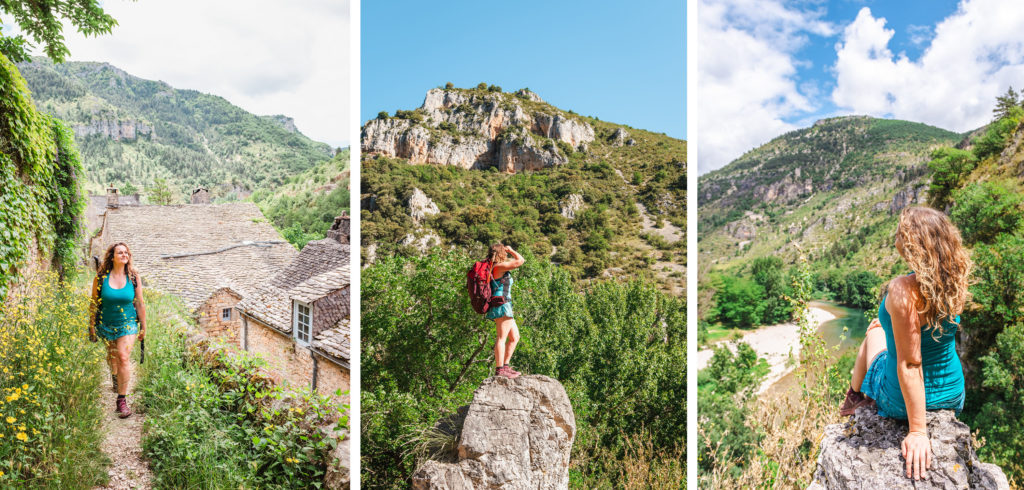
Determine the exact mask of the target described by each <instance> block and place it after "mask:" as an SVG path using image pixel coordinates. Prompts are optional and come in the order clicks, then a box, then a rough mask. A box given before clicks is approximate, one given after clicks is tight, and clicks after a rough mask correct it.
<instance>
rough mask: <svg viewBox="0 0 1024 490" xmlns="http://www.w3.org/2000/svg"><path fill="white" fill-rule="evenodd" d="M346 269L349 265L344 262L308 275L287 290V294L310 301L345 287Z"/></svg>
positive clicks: (347, 280)
mask: <svg viewBox="0 0 1024 490" xmlns="http://www.w3.org/2000/svg"><path fill="white" fill-rule="evenodd" d="M348 269H349V265H348V264H345V265H343V266H341V267H338V268H337V269H334V270H331V271H327V272H324V273H323V274H320V275H316V276H313V277H310V278H309V279H306V280H305V281H303V282H301V283H299V284H297V285H296V286H295V287H294V288H292V289H291V290H290V291H288V295H289V296H291V297H292V298H293V299H297V300H299V301H302V302H303V303H312V302H314V301H316V300H318V299H320V298H323V297H324V296H326V295H327V294H328V293H330V292H332V291H337V290H339V289H341V288H344V287H347V286H348V285H349V283H350V281H349V278H348Z"/></svg>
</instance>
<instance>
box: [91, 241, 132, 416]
mask: <svg viewBox="0 0 1024 490" xmlns="http://www.w3.org/2000/svg"><path fill="white" fill-rule="evenodd" d="M92 299H93V310H92V314H93V321H92V323H91V324H90V327H89V337H90V339H92V340H93V341H94V342H95V341H96V336H97V334H98V335H99V337H102V338H103V340H104V341H106V343H107V363H108V364H109V365H110V380H111V383H112V385H113V388H114V390H115V391H116V392H117V414H118V416H119V417H121V418H125V417H128V416H129V415H131V414H132V412H131V410H129V408H128V400H127V398H126V395H127V391H128V382H129V381H130V379H131V375H132V371H131V369H132V368H131V354H132V346H133V345H134V344H135V338H136V337H138V338H139V339H143V338H145V337H146V305H145V303H144V302H143V300H142V282H141V281H139V273H138V271H136V270H135V267H134V266H133V265H132V253H131V251H130V250H128V245H127V244H125V243H115V244H114V245H111V247H110V248H109V249H107V253H106V255H105V256H104V259H103V265H102V266H101V267H100V268H99V270H98V271H97V272H96V278H94V279H93V281H92Z"/></svg>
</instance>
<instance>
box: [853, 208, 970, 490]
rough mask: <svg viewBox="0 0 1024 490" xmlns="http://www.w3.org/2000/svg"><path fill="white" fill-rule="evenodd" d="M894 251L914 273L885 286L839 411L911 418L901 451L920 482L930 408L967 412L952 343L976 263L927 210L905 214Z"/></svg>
mask: <svg viewBox="0 0 1024 490" xmlns="http://www.w3.org/2000/svg"><path fill="white" fill-rule="evenodd" d="M895 245H896V251H897V252H899V254H900V256H901V257H903V260H904V261H906V263H907V265H908V266H910V269H911V270H912V271H914V272H913V273H911V274H909V275H906V276H902V277H897V278H895V279H893V280H891V281H889V283H888V284H887V286H886V287H885V288H884V290H885V295H884V296H883V298H882V304H881V306H880V307H879V308H878V319H877V320H876V321H874V322H872V324H871V326H869V327H868V331H867V334H866V335H865V338H864V342H863V343H861V346H860V352H858V354H857V361H856V363H855V364H854V367H853V379H852V381H851V383H850V389H849V390H848V391H847V393H846V400H845V401H844V402H843V406H842V408H841V409H840V413H841V414H842V415H844V416H845V415H853V414H854V412H855V410H856V409H857V407H860V406H862V405H865V404H868V403H870V402H871V401H874V402H875V403H876V404H877V406H878V415H881V416H883V417H891V418H896V419H904V420H908V422H909V424H910V431H909V434H907V436H906V437H905V438H904V439H903V444H902V448H901V449H902V453H903V457H904V458H905V459H906V470H907V477H908V478H916V479H921V478H924V477H925V469H926V468H928V467H930V466H931V457H932V454H931V445H930V442H929V439H928V426H927V423H926V418H925V410H936V409H953V410H956V411H957V413H958V414H959V412H960V410H962V409H963V406H964V374H963V368H962V367H961V366H960V358H959V357H957V353H956V343H955V340H956V331H957V328H958V327H959V324H960V316H959V315H960V312H962V311H963V309H964V302H965V301H966V299H967V276H968V274H969V273H970V269H971V260H970V258H969V257H968V255H967V251H966V250H965V249H964V247H963V244H962V243H961V239H960V231H959V230H957V229H956V227H955V226H954V225H953V223H951V222H950V221H949V218H947V217H946V215H944V214H942V213H941V212H939V211H936V210H934V209H931V208H926V207H908V208H905V209H904V210H903V212H902V213H900V219H899V225H898V227H897V229H896V243H895ZM877 327H881V328H877Z"/></svg>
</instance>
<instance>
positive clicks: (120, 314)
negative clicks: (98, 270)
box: [99, 274, 138, 330]
mask: <svg viewBox="0 0 1024 490" xmlns="http://www.w3.org/2000/svg"><path fill="white" fill-rule="evenodd" d="M136 317H137V313H136V311H135V287H134V286H132V281H131V279H128V280H127V281H125V285H124V287H123V288H120V289H114V288H112V287H110V274H106V275H104V276H103V285H102V286H101V287H100V315H99V324H100V326H101V328H102V327H106V328H105V330H109V329H111V328H117V327H123V326H125V325H128V324H132V323H137V322H138V320H137V319H136Z"/></svg>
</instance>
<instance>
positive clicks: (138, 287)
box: [135, 278, 146, 340]
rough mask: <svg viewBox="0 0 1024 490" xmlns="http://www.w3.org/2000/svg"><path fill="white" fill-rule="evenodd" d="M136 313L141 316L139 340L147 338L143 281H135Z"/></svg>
mask: <svg viewBox="0 0 1024 490" xmlns="http://www.w3.org/2000/svg"><path fill="white" fill-rule="evenodd" d="M135 311H136V312H138V314H139V339H140V340H141V339H144V338H146V301H145V300H144V299H143V298H142V280H141V279H138V278H136V280H135Z"/></svg>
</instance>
